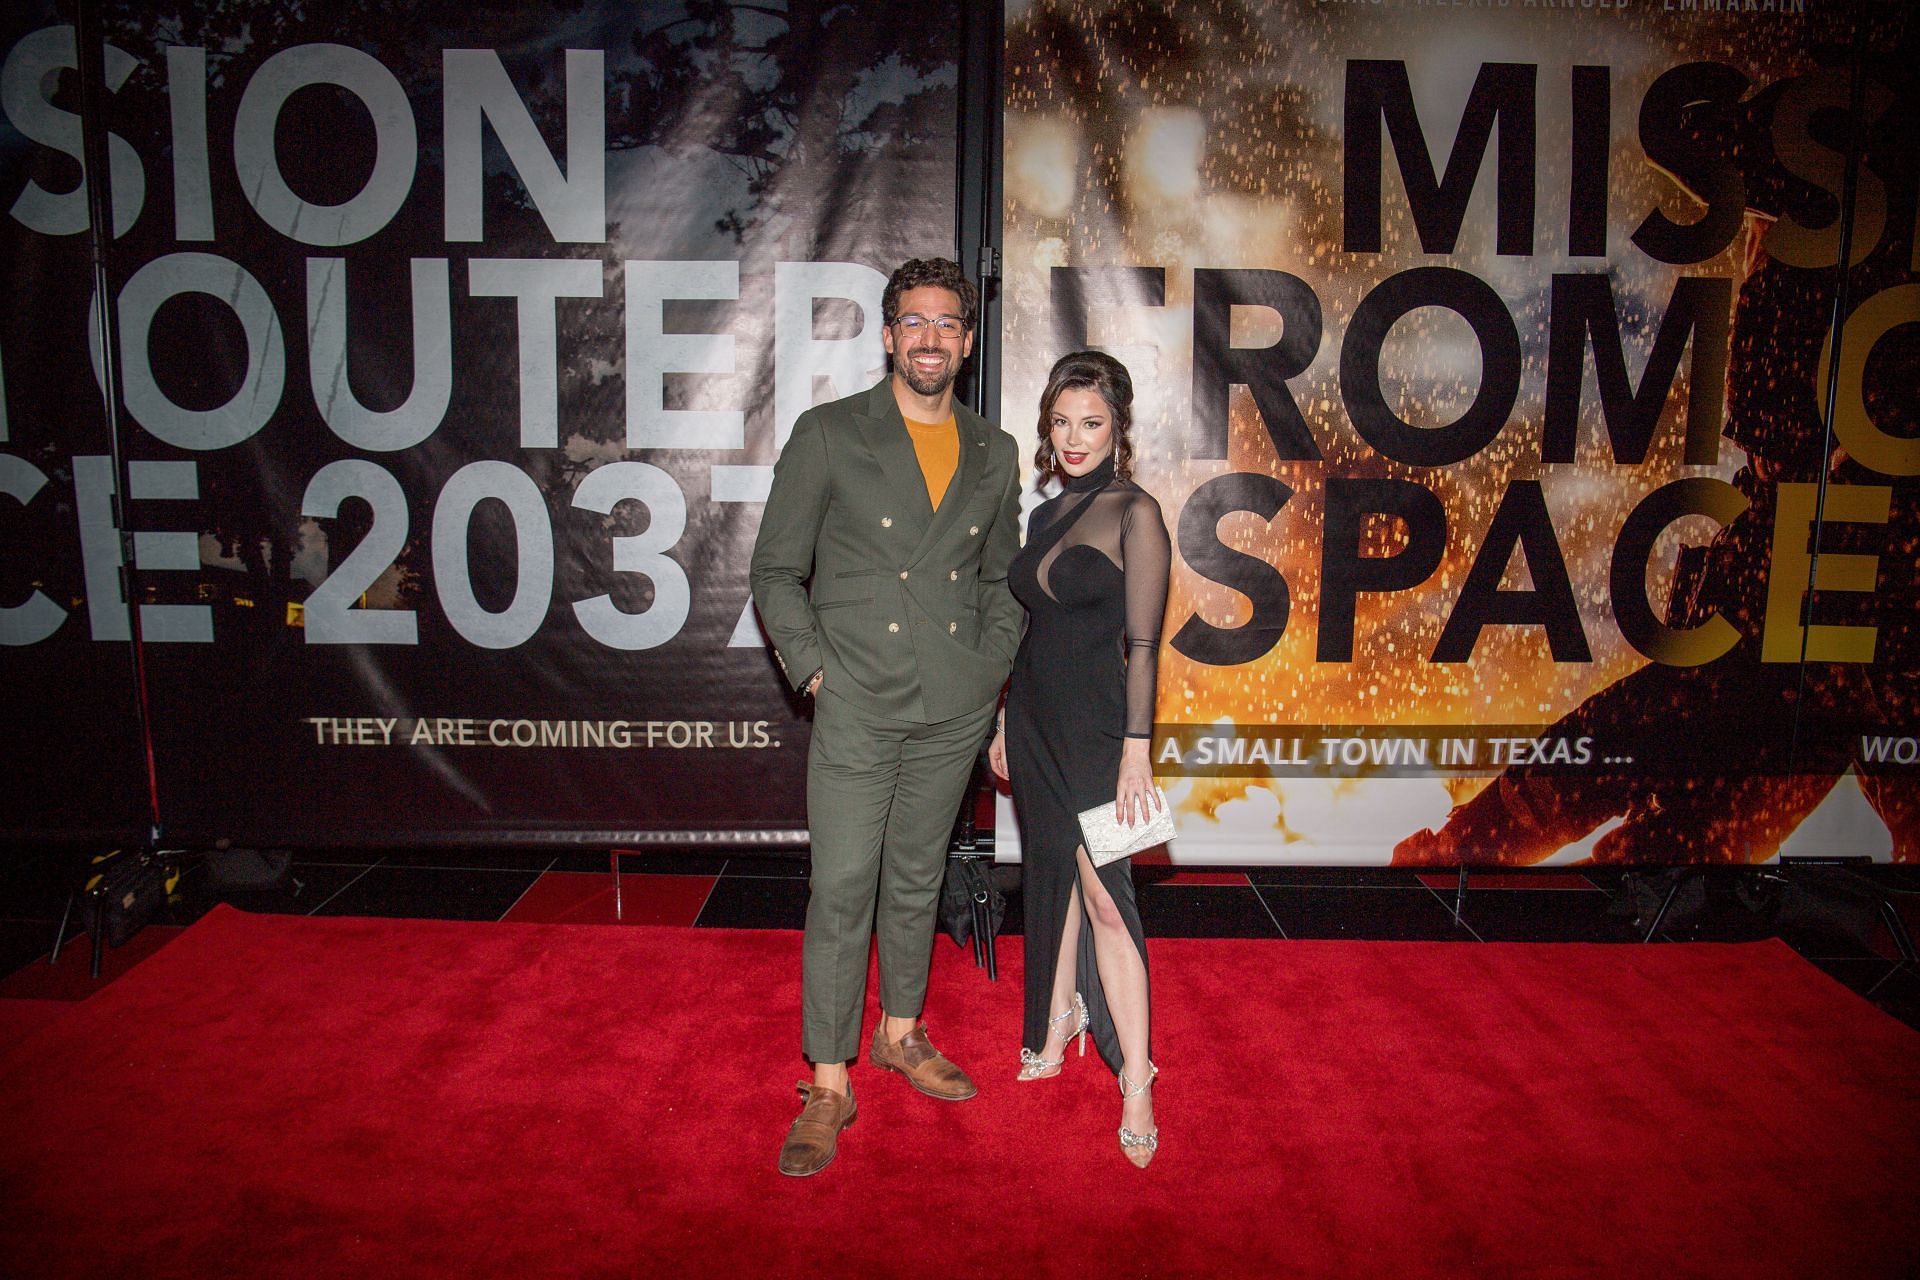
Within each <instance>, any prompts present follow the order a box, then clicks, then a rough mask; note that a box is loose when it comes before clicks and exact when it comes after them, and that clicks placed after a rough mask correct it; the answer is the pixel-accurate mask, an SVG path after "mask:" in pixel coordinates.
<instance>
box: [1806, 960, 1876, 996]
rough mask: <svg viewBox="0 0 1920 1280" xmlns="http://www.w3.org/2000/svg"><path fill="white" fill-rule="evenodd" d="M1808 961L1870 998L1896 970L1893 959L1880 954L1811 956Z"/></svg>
mask: <svg viewBox="0 0 1920 1280" xmlns="http://www.w3.org/2000/svg"><path fill="white" fill-rule="evenodd" d="M1807 962H1808V963H1809V964H1812V965H1813V966H1814V967H1815V968H1817V969H1819V970H1821V971H1822V972H1824V973H1825V974H1826V975H1827V976H1828V977H1830V978H1832V979H1833V980H1834V981H1836V982H1838V983H1839V984H1840V985H1841V986H1843V987H1845V988H1846V989H1847V990H1849V991H1851V992H1853V993H1854V994H1855V995H1861V996H1867V997H1868V998H1869V999H1871V998H1872V996H1871V995H1870V994H1869V993H1870V992H1872V991H1873V990H1874V989H1875V988H1876V987H1879V986H1881V985H1883V984H1884V983H1885V982H1886V980H1887V975H1888V974H1890V973H1892V972H1893V970H1894V962H1893V961H1891V960H1882V959H1881V958H1880V957H1878V956H1871V957H1867V956H1809V957H1807Z"/></svg>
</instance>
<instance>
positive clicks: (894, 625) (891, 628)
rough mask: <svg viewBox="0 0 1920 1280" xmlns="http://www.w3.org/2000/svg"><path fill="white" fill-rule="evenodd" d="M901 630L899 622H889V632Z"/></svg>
mask: <svg viewBox="0 0 1920 1280" xmlns="http://www.w3.org/2000/svg"><path fill="white" fill-rule="evenodd" d="M899 629H900V624H899V623H897V622H889V623H888V624H887V630H889V631H898V630H899Z"/></svg>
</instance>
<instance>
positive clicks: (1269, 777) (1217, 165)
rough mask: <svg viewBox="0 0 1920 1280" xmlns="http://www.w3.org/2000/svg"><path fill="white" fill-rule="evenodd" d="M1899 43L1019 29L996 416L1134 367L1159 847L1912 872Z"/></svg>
mask: <svg viewBox="0 0 1920 1280" xmlns="http://www.w3.org/2000/svg"><path fill="white" fill-rule="evenodd" d="M1915 25H1916V24H1915V23H1914V21H1913V20H1912V18H1911V16H1910V15H1909V14H1908V13H1907V12H1906V11H1905V9H1904V8H1903V7H1901V6H1885V5H1871V4H1869V5H1846V6H1837V5H1833V6H1823V5H1819V4H1817V3H1814V2H1813V0H1807V2H1806V3H1800V2H1799V0H1764V2H1749V0H1612V2H1611V3H1591V2H1583V3H1564V2H1561V0H1552V2H1548V0H1538V2H1534V0H1483V2H1481V3H1474V4H1452V3H1450V4H1445V5H1442V4H1436V3H1422V2H1419V0H1369V2H1364V3H1363V2H1358V0H1356V2H1353V3H1347V2H1335V0H1318V2H1308V0H1295V2H1293V3H1285V4H1251V3H1231V2H1230V3H1223V4H1216V5H1207V6H1155V5H1147V4H1139V3H1100V2H1098V0H1090V2H1089V0H1081V2H1076V3H1054V4H1049V3H1033V4H1013V5H1010V7H1009V36H1008V53H1007V82H1008V88H1007V114H1006V138H1007V141H1006V191H1007V202H1006V233H1005V241H1006V261H1007V284H1006V307H1007V324H1006V334H1005V341H1006V350H1007V362H1006V378H1005V384H1004V385H1005V395H1004V399H1003V420H1004V422H1005V423H1006V425H1007V426H1008V427H1009V428H1010V429H1013V430H1015V431H1017V432H1020V433H1022V434H1024V433H1026V432H1029V431H1031V429H1032V428H1031V423H1032V421H1033V414H1034V405H1035V403H1036V401H1037V396H1038V392H1039V389H1040V387H1041V386H1042V385H1043V383H1044V380H1045V375H1046V370H1047V366H1048V364H1049V362H1050V361H1051V359H1052V358H1053V357H1054V356H1055V355H1057V354H1058V353H1059V352H1061V351H1064V350H1067V349H1071V348H1073V347H1076V346H1081V345H1087V344H1093V345H1098V346H1101V347H1103V348H1105V349H1107V350H1109V351H1112V352H1113V353H1115V354H1116V355H1119V356H1120V357H1121V358H1122V359H1124V360H1126V361H1127V362H1128V364H1129V365H1130V366H1131V368H1132V370H1133V372H1134V375H1135V382H1136V386H1137V387H1138V388H1139V389H1140V401H1139V404H1138V406H1137V428H1136V434H1137V444H1138V448H1139V450H1140V453H1141V455H1142V458H1143V461H1142V463H1141V465H1140V467H1139V472H1138V475H1139V478H1140V479H1141V481H1142V482H1143V483H1144V484H1145V485H1146V486H1147V487H1148V488H1149V489H1150V490H1151V491H1153V492H1154V493H1155V494H1156V495H1157V496H1158V497H1159V499H1160V501H1161V503H1162V506H1163V509H1164V510H1165V512H1166V513H1167V516H1168V524H1169V527H1170V529H1171V530H1172V531H1173V533H1174V539H1175V545H1176V551H1177V558H1176V565H1175V569H1174V581H1173V590H1172V593H1171V595H1172V598H1171V601H1170V604H1169V610H1168V614H1167V624H1166V631H1165V645H1164V647H1163V651H1162V666H1161V690H1160V704H1159V716H1160V719H1161V721H1162V722H1163V723H1162V724H1161V725H1160V726H1159V729H1158V732H1157V735H1156V739H1155V743H1154V753H1155V760H1156V770H1157V772H1159V774H1160V775H1161V777H1162V780H1163V782H1164V783H1166V784H1167V787H1168V790H1169V794H1170V795H1171V796H1172V798H1173V800H1174V801H1175V804H1176V809H1177V813H1178V817H1179V821H1180V827H1179V829H1180V838H1179V840H1178V841H1176V843H1175V846H1174V848H1175V854H1174V856H1175V857H1176V859H1178V860H1181V861H1189V860H1191V861H1203V862H1204V861H1225V862H1249V861H1267V860H1278V861H1326V862H1376V861H1382V860H1385V859H1387V858H1389V857H1391V858H1392V860H1394V861H1397V862H1401V863H1411V864H1452V863H1455V862H1462V861H1464V862H1514V863H1534V862H1541V861H1548V860H1553V861H1561V862H1566V861H1575V860H1580V859H1585V858H1589V857H1591V858H1595V859H1599V860H1602V861H1617V862H1653V863H1668V862H1681V861H1735V862H1739V861H1748V860H1755V861H1757V860H1764V859H1767V858H1770V857H1772V856H1773V855H1775V854H1776V853H1778V852H1780V851H1781V850H1783V849H1785V850H1786V851H1788V852H1794V851H1798V852H1802V853H1822V854H1836V853H1868V854H1872V855H1874V856H1877V857H1882V858H1885V857H1888V856H1892V857H1896V858H1901V859H1914V858H1920V772H1917V771H1916V768H1915V758H1916V748H1915V743H1916V734H1920V675H1917V674H1916V672H1917V670H1920V661H1917V659H1920V631H1916V627H1917V626H1920V610H1917V609H1916V606H1917V605H1920V592H1917V591H1916V581H1915V574H1916V571H1917V568H1916V566H1917V564H1920V485H1916V481H1915V477H1916V475H1920V401H1916V398H1915V396H1914V392H1913V387H1914V385H1915V380H1916V377H1917V376H1920V247H1917V246H1916V236H1915V232H1916V201H1915V176H1916V149H1915V147H1914V146H1913V138H1914V136H1915V129H1916V126H1920V120H1916V112H1915V108H1916V79H1915V73H1914V69H1913V68H1914V66H1915V61H1914V55H1915V30H1914V27H1915ZM1850 139H1851V141H1850ZM1850 154H1851V156H1852V159H1851V160H1850ZM1843 202H1844V203H1845V204H1846V205H1848V206H1849V207H1850V212H1851V218H1850V220H1849V219H1847V218H1845V217H1843V214H1842V206H1843ZM1843 243H1844V245H1845V258H1846V263H1847V265H1846V267H1845V269H1844V270H1842V269H1839V268H1838V267H1837V264H1838V263H1839V261H1840V258H1841V254H1842V246H1843ZM1836 309H1837V311H1838V314H1839V317H1840V320H1841V324H1840V326H1839V330H1838V340H1837V341H1836V340H1835V333H1834V332H1833V329H1834V319H1835V314H1836ZM1830 374H1831V375H1832V376H1831V378H1830V376H1829V375H1830ZM1829 387H1831V389H1832V394H1833V397H1834V400H1833V414H1832V433H1831V436H1829V435H1828V434H1827V429H1826V423H1827V414H1826V397H1827V395H1828V393H1829Z"/></svg>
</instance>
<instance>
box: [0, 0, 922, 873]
mask: <svg viewBox="0 0 1920 1280" xmlns="http://www.w3.org/2000/svg"><path fill="white" fill-rule="evenodd" d="M71 21H72V18H71V9H69V8H62V7H56V6H55V5H52V4H49V3H26V4H16V5H9V6H8V7H7V13H6V15H5V17H4V18H0V23H4V26H3V27H0V51H3V52H4V58H5V61H4V66H3V67H0V106H4V128H3V129H0V174H4V179H3V182H0V206H3V207H4V208H5V209H6V216H5V217H4V219H0V224H3V225H0V253H4V260H5V263H6V266H5V273H6V279H7V282H8V286H9V294H10V299H9V302H10V305H9V306H8V307H7V308H5V312H4V315H0V377H3V378H4V416H0V490H4V499H3V500H0V548H3V550H0V645H4V654H5V657H4V662H5V668H4V670H5V676H4V681H3V685H4V693H3V694H0V697H4V700H5V703H4V723H5V724H6V725H7V729H8V739H9V741H8V752H7V756H8V765H7V772H8V782H7V785H6V786H5V787H4V788H0V828H3V829H5V830H7V831H11V832H14V833H44V832H49V831H51V832H56V833H74V832H85V831H95V830H123V829H133V830H141V829H144V827H145V825H146V823H147V820H148V810H149V806H148V797H147V785H146V763H145V760H144V758H143V755H144V752H143V746H142V742H141V737H140V734H139V732H138V713H137V702H136V694H137V687H138V686H137V683H136V676H135V672H134V668H133V664H132V662H131V661H130V656H129V655H130V649H131V646H130V645H129V644H128V640H129V632H130V629H131V626H130V623H129V620H128V610H127V608H126V606H125V601H126V596H125V595H124V594H123V587H122V584H121V581H120V577H119V568H120V565H121V563H122V560H123V557H125V556H131V559H132V562H133V563H132V569H133V572H132V574H131V583H132V588H131V589H132V592H133V595H134V599H135V602H136V603H137V604H138V605H139V609H140V614H139V626H140V629H141V631H142V633H143V639H144V644H143V645H142V646H141V651H142V653H143V655H144V664H145V665H144V673H143V683H144V687H145V690H146V695H147V698H148V700H149V706H150V710H151V722H152V729H153V733H152V744H153V763H154V766H155V771H156V774H157V782H158V808H159V813H160V816H161V819H162V824H163V828H164V835H165V838H166V839H167V840H169V841H170V842H180V843H192V842H199V841H206V840H212V839H215V838H218V837H222V836H226V837H231V838H234V839H236V840H239V841H242V842H248V843H262V842H280V841H286V842H297V843H302V844H326V843H332V842H342V841H358V840H377V841H383V842H388V843H392V844H396V845H405V844H413V843H419V842H422V841H432V840H447V839H457V840H462V841H473V840H481V839H487V838H490V837H499V838H503V839H513V840H526V839H540V838H546V837H551V838H555V839H569V840H585V841H618V840H621V839H624V838H640V837H645V836H648V835H657V834H659V833H662V832H691V833H695V834H701V833H714V834H731V835H743V834H744V835H747V836H756V835H757V836H761V837H765V838H768V839H774V840H778V839H789V838H792V837H793V836H794V834H795V832H796V831H798V830H801V829H803V828H804V805H803V791H802V777H803V772H804V769H803V762H804V757H805V748H806V741H807V724H808V721H807V719H806V715H805V713H804V710H803V709H802V708H801V706H800V704H799V703H798V701H797V700H796V699H794V698H793V697H792V696H791V695H790V694H789V693H788V692H787V690H786V687H785V685H784V683H783V682H782V680H781V679H780V677H779V674H778V672H777V671H776V670H775V668H774V665H773V663H772V660H771V658H770V657H769V654H768V651H767V649H766V647H765V644H764V640H763V638H762V635H761V632H760V630H759V628H758V626H757V624H756V621H755V619H754V616H753V613H752V611H751V608H750V606H749V603H748V589H747V575H746V569H747V560H748V556H749V552H750V550H751V547H752V543H753V537H754V533H755V530H756V528H757V526H758V522H759V512H760V505H759V504H760V502H761V501H762V500H763V498H764V495H765V492H766V488H767V484H768V480H769V475H770V471H771V464H772V462H773V460H774V458H775V457H776V455H777V452H778V448H779V446H780V444H781V443H782V441H783V439H784V437H785V435H786V433H787V432H788V431H789V430H790V429H791V426H792V423H793V420H794V418H795V417H796V416H797V415H798V414H799V412H800V411H801V410H802V409H804V408H805V407H806V406H807V405H809V404H811V403H813V402H815V401H816V400H819V399H825V398H830V397H832V396H835V395H845V394H849V393H851V392H853V391H856V390H858V389H860V388H861V387H864V386H867V385H870V384H871V382H872V381H873V380H874V379H875V378H877V377H878V376H879V373H880V371H881V366H882V361H883V359H884V356H883V354H882V350H881V346H880V342H879V318H880V310H879V300H880V292H881V287H882V285H883V283H884V280H885V274H884V273H885V272H886V271H888V270H890V269H891V268H892V266H894V265H895V264H897V263H898V262H900V261H901V260H903V259H905V258H908V257H913V256H920V255H925V254H930V253H951V252H952V245H953V241H954V227H955V218H954V205H953V190H954V172H955V156H954V146H955V143H954V137H955V120H956V104H957V93H958V89H957V80H958V73H957V67H958V58H959V18H958V10H957V8H956V7H955V6H954V5H953V4H951V3H939V2H936V3H932V4H918V5H914V6H911V7H900V6H895V7H888V8H880V7H876V6H868V5H845V4H837V3H825V2H818V3H816V2H811V0H792V2H791V3H786V4H782V5H777V6H769V5H761V4H744V3H743V4H729V3H711V4H708V3H702V4H601V3H592V2H590V0H586V2H583V0H528V2H526V3H517V4H513V5H474V4H470V3H462V4H454V3H444V2H437V0H436V2H428V3H415V4H406V5H394V4H389V3H373V2H371V0H340V2H339V3H330V4H324V5H314V4H309V5H289V4H284V3H280V2H278V0H192V2H188V0H143V3H140V4H107V5H104V6H102V17H101V21H102V25H103V27H104V35H105V42H106V44H107V46H108V47H107V49H106V53H105V80H106V85H107V95H106V101H105V111H104V117H105V120H106V123H107V126H108V128H109V129H110V130H111V135H112V136H111V140H110V144H109V146H110V153H111V163H110V164H109V166H108V168H109V169H110V171H111V175H112V181H111V184H110V190H111V197H112V201H111V202H112V213H113V223H114V236H113V238H112V240H111V242H110V244H109V246H108V264H107V270H108V275H109V278H110V292H111V293H112V295H113V301H114V308H115V310H114V316H115V319H116V320H117V324H118V331H119V338H118V354H119V356H120V361H119V363H120V370H119V375H120V381H121V382H122V384H123V387H124V409H123V414H122V420H121V427H122V429H121V436H122V439H123V441H124V456H125V466H124V468H123V469H117V468H116V466H115V465H114V462H113V451H112V449H111V448H110V442H109V434H108V428H107V424H106V419H105V417H104V409H103V404H104V401H103V397H102V394H101V386H100V382H99V381H98V379H99V378H100V376H101V375H100V372H99V371H100V369H101V367H102V362H101V333H100V326H99V325H97V324H92V325H90V306H91V296H92V294H93V292H94V290H93V286H92V274H91V273H92V270H93V267H92V257H91V238H90V236H89V234H88V217H87V212H88V211H87V196H86V188H85V182H84V179H83V168H82V165H83V155H84V150H83V147H82V124H81V116H80V112H81V96H82V95H81V88H80V82H79V77H78V74H77V72H76V66H77V61H78V60H77V56H76V37H75V33H74V29H73V27H72V26H70V25H68V23H69V22H71ZM121 488H124V490H125V492H124V494H123V495H120V497H121V499H122V501H121V502H120V503H119V505H117V506H116V501H115V499H116V492H117V490H119V489H121ZM123 531H124V532H125V533H128V534H130V535H131V536H130V537H128V538H124V539H123V537H122V536H121V535H122V532H123Z"/></svg>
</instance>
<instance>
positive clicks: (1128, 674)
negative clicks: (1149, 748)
mask: <svg viewBox="0 0 1920 1280" xmlns="http://www.w3.org/2000/svg"><path fill="white" fill-rule="evenodd" d="M1172 555H1173V552H1172V547H1171V546H1170V544H1169V542H1168V539H1167V527H1166V523H1165V521H1164V520H1162V518H1161V516H1160V504H1159V503H1157V502H1155V501H1154V499H1153V496H1152V495H1151V494H1149V493H1147V492H1146V491H1145V490H1143V489H1141V488H1140V487H1139V486H1138V485H1135V484H1133V483H1132V482H1130V481H1116V480H1115V479H1114V474H1113V459H1112V457H1108V459H1107V460H1106V462H1104V463H1103V464H1101V466H1100V467H1098V468H1097V469H1095V470H1094V471H1092V472H1090V473H1089V474H1087V475H1085V476H1081V477H1078V478H1071V477H1070V478H1069V479H1068V480H1067V482H1066V489H1065V491H1064V492H1062V493H1061V494H1059V495H1058V496H1057V497H1054V498H1051V499H1049V500H1048V501H1046V502H1045V503H1043V504H1041V505H1040V506H1039V507H1038V508H1036V509H1035V511H1034V513H1033V516H1032V518H1031V520H1030V521H1029V522H1028V526H1027V541H1026V545H1025V546H1024V547H1023V548H1021V550H1020V553H1019V555H1017V556H1015V557H1014V561H1013V567H1012V571H1011V573H1010V575H1009V584H1010V585H1011V586H1012V588H1013V593H1014V595H1015V596H1017V597H1018V598H1019V600H1020V603H1021V604H1023V605H1025V606H1026V609H1027V631H1026V635H1025V637H1024V638H1023V639H1022V640H1021V642H1020V652H1019V654H1018V655H1017V656H1016V657H1015V658H1014V662H1013V683H1012V685H1011V686H1010V687H1009V689H1008V693H1007V722H1006V723H1007V729H1006V732H1007V741H1006V751H1007V772H1008V775H1009V778H1010V780H1011V782H1012V784H1013V799H1014V804H1015V805H1016V806H1017V808H1018V810H1019V817H1020V850H1021V861H1022V864H1023V868H1022V883H1023V909H1024V912H1025V917H1026V920H1025V923H1026V973H1027V978H1026V1018H1025V1024H1024V1027H1023V1031H1022V1043H1023V1044H1025V1046H1026V1047H1027V1048H1029V1049H1032V1050H1034V1051H1035V1052H1038V1051H1039V1050H1040V1048H1041V1046H1042V1045H1043V1044H1045V1042H1046V1038H1047V1014H1048V1012H1049V1010H1048V1007H1047V1006H1048V1002H1049V1000H1050V998H1051V995H1052V991H1053V970H1054V965H1055V963H1056V961H1057V960H1058V958H1059V954H1060V938H1061V935H1062V933H1063V931H1064V930H1065V928H1066V924H1067V910H1068V907H1069V905H1070V903H1071V901H1072V891H1073V886H1074V881H1075V876H1076V867H1077V857H1076V851H1077V850H1078V849H1079V847H1080V845H1081V843H1082V841H1081V835H1080V824H1079V820H1078V818H1077V817H1076V815H1077V814H1078V813H1079V812H1080V811H1081V810H1083V809H1090V808H1092V807H1093V806H1094V805H1097V804H1112V803H1113V802H1114V791H1115V788H1116V786H1117V784H1118V781H1119V775H1120V748H1121V744H1122V743H1123V742H1124V741H1125V739H1127V738H1151V736H1152V733H1153V702H1154V682H1155V678H1156V676H1157V674H1158V649H1159V644H1160V623H1161V615H1162V614H1163V613H1164V612H1165V611H1166V604H1167V572H1168V569H1169V566H1170V564H1171V561H1172ZM1132 867H1133V864H1132V860H1131V859H1128V858H1122V859H1120V860H1118V861H1116V862H1110V863H1108V864H1107V865H1106V866H1104V867H1101V868H1099V871H1098V874H1099V876H1100V882H1101V884H1103V885H1105V886H1106V890H1107V893H1108V894H1109V895H1110V896H1111V897H1112V898H1113V902H1114V905H1115V906H1116V907H1117V908H1119V911H1120V914H1121V916H1122V917H1123V918H1124V919H1125V920H1126V925H1127V932H1128V933H1129V934H1131V935H1132V936H1133V942H1134V945H1135V946H1136V947H1138V948H1139V949H1140V962H1141V963H1142V964H1143V965H1144V964H1145V963H1146V959H1147V949H1146V941H1145V936H1144V934H1143V933H1142V932H1141V928H1140V908H1139V904H1138V903H1137V902H1136V901H1135V900H1134V892H1133V871H1132ZM1080 911H1081V913H1082V920H1081V925H1080V939H1079V959H1078V963H1077V965H1076V969H1075V974H1076V977H1077V979H1078V986H1079V989H1080V992H1081V994H1082V995H1084V996H1085V997H1086V1001H1087V1010H1088V1012H1089V1014H1090V1015H1091V1017H1092V1033H1093V1039H1094V1043H1095V1044H1097V1045H1098V1046H1099V1048H1100V1056H1101V1057H1102V1058H1104V1059H1106V1062H1107V1065H1108V1066H1109V1067H1110V1068H1112V1069H1113V1070H1114V1071H1116V1072H1117V1071H1119V1069H1120V1066H1121V1055H1120V1042H1119V1038H1118V1036H1117V1035H1116V1034H1115V1032H1114V1027H1113V1018H1112V1015H1111V1014H1110V1013H1109V1012H1108V1010H1107V1003H1106V1000H1105V999H1104V998H1103V996H1102V993H1101V990H1100V976H1099V971H1098V969H1097V968H1096V966H1095V963H1094V949H1093V928H1092V924H1091V922H1090V921H1088V920H1087V919H1085V904H1084V903H1083V904H1081V906H1080Z"/></svg>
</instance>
